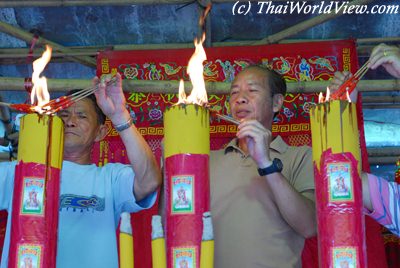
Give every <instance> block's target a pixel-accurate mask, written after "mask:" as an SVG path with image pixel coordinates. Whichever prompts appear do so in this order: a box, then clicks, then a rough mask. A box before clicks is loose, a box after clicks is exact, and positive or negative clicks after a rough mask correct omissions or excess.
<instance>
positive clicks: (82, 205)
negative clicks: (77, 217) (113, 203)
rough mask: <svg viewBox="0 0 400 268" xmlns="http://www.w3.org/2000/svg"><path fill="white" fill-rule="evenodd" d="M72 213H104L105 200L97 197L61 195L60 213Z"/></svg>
mask: <svg viewBox="0 0 400 268" xmlns="http://www.w3.org/2000/svg"><path fill="white" fill-rule="evenodd" d="M64 208H65V209H67V210H69V209H70V208H71V209H72V211H74V212H75V211H77V210H78V211H80V212H84V211H90V210H91V211H92V212H94V211H104V209H105V199H104V198H102V197H98V196H96V195H92V196H81V195H73V194H63V195H61V197H60V211H61V210H62V209H64Z"/></svg>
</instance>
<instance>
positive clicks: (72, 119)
mask: <svg viewBox="0 0 400 268" xmlns="http://www.w3.org/2000/svg"><path fill="white" fill-rule="evenodd" d="M64 124H65V126H68V127H74V126H76V116H73V115H69V116H68V117H66V118H64Z"/></svg>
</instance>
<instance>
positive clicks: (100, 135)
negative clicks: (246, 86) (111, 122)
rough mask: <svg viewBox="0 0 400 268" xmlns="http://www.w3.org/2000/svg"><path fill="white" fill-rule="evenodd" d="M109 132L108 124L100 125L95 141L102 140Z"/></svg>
mask: <svg viewBox="0 0 400 268" xmlns="http://www.w3.org/2000/svg"><path fill="white" fill-rule="evenodd" d="M107 132H108V128H107V126H106V124H102V125H100V126H99V130H98V131H97V136H96V139H95V140H94V141H95V142H97V141H101V140H102V139H104V138H105V137H106V135H107Z"/></svg>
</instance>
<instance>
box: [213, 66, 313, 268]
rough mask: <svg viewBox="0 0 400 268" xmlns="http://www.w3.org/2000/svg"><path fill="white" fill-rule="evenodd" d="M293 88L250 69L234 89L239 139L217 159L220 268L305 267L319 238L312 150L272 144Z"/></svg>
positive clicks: (232, 99) (275, 76)
mask: <svg viewBox="0 0 400 268" xmlns="http://www.w3.org/2000/svg"><path fill="white" fill-rule="evenodd" d="M285 93H286V83H285V81H284V80H283V78H282V77H281V76H280V75H279V74H278V73H276V72H274V71H271V70H268V69H265V68H263V67H259V66H250V67H247V68H246V69H244V70H243V71H242V72H240V73H239V74H238V75H237V76H236V78H235V80H234V81H233V83H232V86H231V96H230V107H231V113H232V116H233V117H234V118H235V119H237V120H240V121H241V123H240V125H239V127H238V132H237V134H236V138H235V139H234V140H232V142H231V143H230V144H229V145H228V146H227V147H226V148H224V149H222V150H219V151H214V152H212V153H211V154H210V182H211V185H210V188H211V212H212V215H213V225H214V233H215V266H214V267H217V268H256V267H271V268H282V267H301V252H302V249H303V246H304V239H305V238H308V237H312V236H314V235H316V232H317V225H316V215H315V204H314V175H313V166H312V157H311V149H310V148H309V147H306V146H303V147H291V146H288V145H287V144H286V143H285V142H284V141H283V140H282V139H281V137H279V136H278V137H276V138H274V139H273V138H272V134H271V127H272V121H273V117H274V114H275V113H277V112H279V110H280V109H281V107H282V104H283V99H284V95H285Z"/></svg>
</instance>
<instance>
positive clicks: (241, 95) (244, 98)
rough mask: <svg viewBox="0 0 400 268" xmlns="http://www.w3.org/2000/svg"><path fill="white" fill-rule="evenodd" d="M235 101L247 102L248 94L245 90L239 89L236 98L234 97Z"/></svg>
mask: <svg viewBox="0 0 400 268" xmlns="http://www.w3.org/2000/svg"><path fill="white" fill-rule="evenodd" d="M236 102H237V103H247V102H248V96H247V94H246V92H242V91H239V93H238V95H237V98H236Z"/></svg>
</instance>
